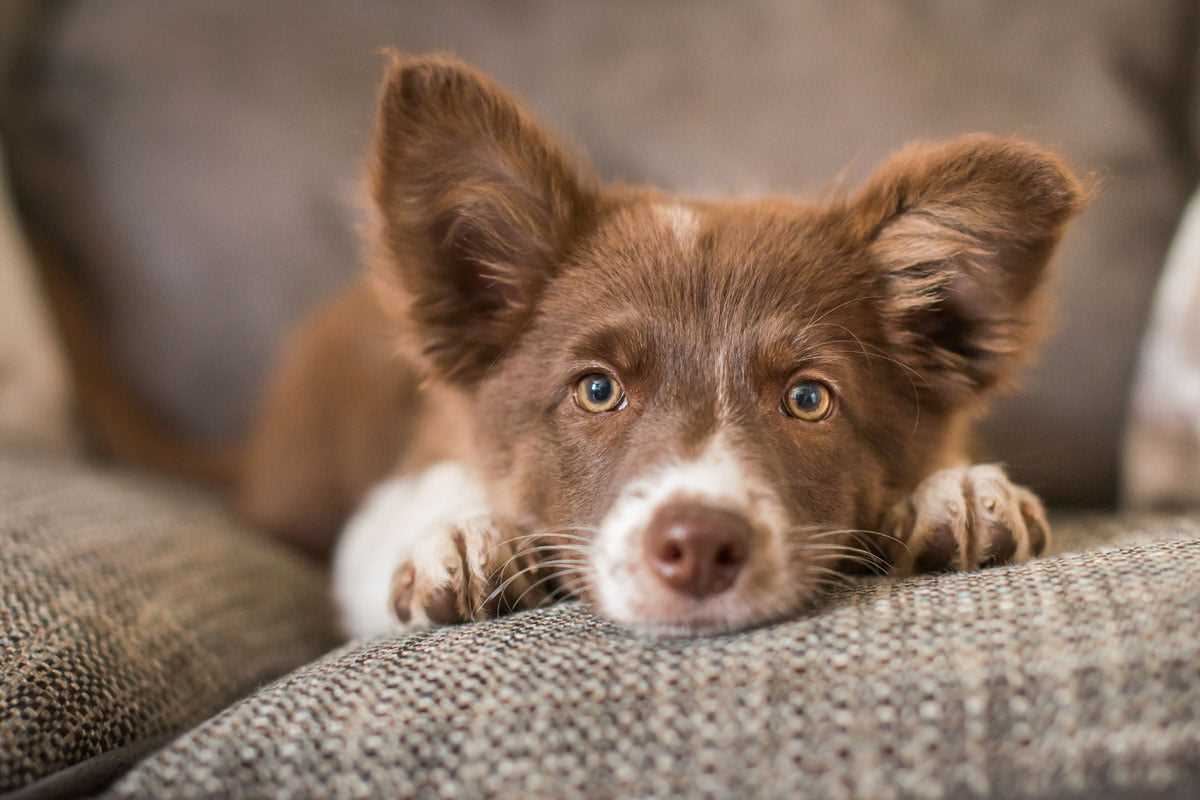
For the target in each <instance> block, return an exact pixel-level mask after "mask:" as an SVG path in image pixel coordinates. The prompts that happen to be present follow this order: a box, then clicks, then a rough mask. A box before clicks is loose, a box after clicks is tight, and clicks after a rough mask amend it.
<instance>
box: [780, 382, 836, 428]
mask: <svg viewBox="0 0 1200 800" xmlns="http://www.w3.org/2000/svg"><path fill="white" fill-rule="evenodd" d="M783 410H784V411H785V412H786V413H787V415H788V416H790V417H795V418H796V419H800V420H804V421H805V422H820V421H821V420H823V419H825V418H826V417H828V416H829V413H830V412H831V411H832V410H833V392H832V391H831V390H830V389H829V387H828V386H826V385H825V384H824V383H822V382H821V381H813V380H803V381H796V382H795V383H793V384H792V385H791V386H789V387H788V390H787V392H786V393H785V394H784V395H783Z"/></svg>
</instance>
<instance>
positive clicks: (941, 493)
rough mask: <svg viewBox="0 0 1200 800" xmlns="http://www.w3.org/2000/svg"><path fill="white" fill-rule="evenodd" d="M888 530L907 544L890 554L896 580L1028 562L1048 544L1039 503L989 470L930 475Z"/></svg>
mask: <svg viewBox="0 0 1200 800" xmlns="http://www.w3.org/2000/svg"><path fill="white" fill-rule="evenodd" d="M887 527H888V529H889V530H890V532H891V533H892V534H893V535H894V536H896V537H897V539H899V540H900V541H902V542H904V545H903V546H901V545H896V547H895V548H894V552H893V553H892V556H893V558H892V562H893V564H894V565H895V566H894V569H893V571H894V573H895V574H898V575H910V574H913V573H918V572H944V571H949V570H968V569H976V568H978V567H990V566H996V565H999V564H1009V563H1014V562H1021V561H1026V560H1028V559H1030V558H1033V557H1034V556H1037V555H1041V553H1042V552H1044V551H1045V549H1046V547H1047V546H1048V544H1049V540H1050V525H1049V523H1048V522H1047V521H1046V512H1045V510H1044V509H1043V507H1042V503H1041V501H1040V500H1038V498H1037V496H1036V495H1034V494H1033V493H1032V492H1030V491H1029V490H1028V489H1026V488H1024V487H1022V486H1017V485H1016V484H1014V483H1012V482H1011V481H1009V479H1008V477H1007V476H1006V475H1005V474H1004V472H1003V470H1001V469H1000V468H999V467H997V466H995V465H991V464H981V465H977V466H973V467H958V468H954V469H945V470H941V471H940V472H935V473H934V474H933V475H930V476H929V477H928V478H926V479H925V480H924V481H922V482H921V484H920V485H919V486H918V487H917V489H916V491H914V492H913V493H912V495H911V496H910V497H908V498H907V499H905V500H903V501H902V502H900V503H898V504H897V505H896V506H895V507H894V508H893V509H892V511H891V513H890V514H889V516H888V521H887Z"/></svg>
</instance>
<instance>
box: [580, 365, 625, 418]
mask: <svg viewBox="0 0 1200 800" xmlns="http://www.w3.org/2000/svg"><path fill="white" fill-rule="evenodd" d="M575 402H576V403H578V404H579V407H580V408H582V409H583V410H584V411H587V412H589V413H591V414H602V413H604V412H605V411H616V410H617V409H619V408H621V406H622V405H623V404H624V402H625V392H624V391H623V390H622V389H621V384H619V383H617V379H616V378H613V377H612V376H610V375H605V374H604V373H603V372H593V373H592V374H590V375H584V376H583V377H582V378H580V379H579V383H577V384H576V385H575Z"/></svg>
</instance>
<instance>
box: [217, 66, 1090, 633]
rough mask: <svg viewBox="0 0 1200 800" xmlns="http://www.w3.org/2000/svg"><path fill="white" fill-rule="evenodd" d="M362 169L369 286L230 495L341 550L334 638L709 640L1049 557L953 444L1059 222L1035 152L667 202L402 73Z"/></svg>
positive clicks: (983, 145) (917, 159)
mask: <svg viewBox="0 0 1200 800" xmlns="http://www.w3.org/2000/svg"><path fill="white" fill-rule="evenodd" d="M369 158H370V170H369V189H370V211H371V216H372V221H371V223H370V225H369V230H368V231H367V236H366V240H367V242H368V246H369V249H370V252H369V259H368V260H369V269H368V270H366V272H365V274H364V276H363V278H362V279H361V280H360V281H358V282H357V283H356V284H355V285H353V286H352V287H351V288H350V289H348V290H347V291H346V292H345V293H344V294H343V295H342V296H341V297H339V298H338V299H336V300H335V301H334V302H333V303H332V305H330V306H329V307H327V308H326V309H324V310H323V311H321V312H319V313H318V314H316V315H315V316H314V317H313V318H312V319H311V320H310V321H308V322H307V323H305V324H304V325H303V326H301V328H300V329H299V330H298V331H297V333H295V334H294V336H293V337H292V339H291V340H290V342H289V344H288V346H287V349H286V351H285V353H284V356H283V359H282V362H281V364H280V366H279V369H278V372H277V374H276V376H275V378H274V379H273V380H272V382H271V386H270V389H269V391H268V392H267V396H266V399H265V402H264V406H263V409H262V412H261V414H260V415H259V422H258V424H257V426H256V429H255V433H254V436H253V439H252V442H251V445H250V448H249V450H250V452H249V456H248V458H247V461H246V470H245V475H244V480H243V484H242V492H241V506H242V508H243V509H244V510H245V512H246V513H247V514H248V515H249V516H250V517H251V518H252V519H253V520H255V521H256V522H258V523H259V524H262V525H265V526H267V527H269V528H272V529H274V530H277V531H281V532H283V533H284V534H285V535H286V536H288V537H290V538H291V539H292V540H293V541H297V542H299V543H301V544H303V545H304V546H306V547H307V548H308V549H309V550H312V551H315V552H328V550H329V548H330V547H331V546H332V545H333V538H332V537H331V536H330V533H331V532H334V531H336V530H337V529H338V528H339V527H344V529H343V530H342V532H341V534H340V537H339V538H338V541H337V545H336V552H335V553H334V566H333V580H334V593H335V595H336V598H337V601H338V603H339V606H340V609H341V613H342V615H343V622H344V625H345V628H346V630H347V632H348V633H349V634H351V635H353V636H367V635H373V634H377V633H381V632H385V631H390V630H396V629H404V628H414V627H420V626H427V625H438V624H447V623H456V622H462V621H467V620H473V619H481V618H486V617H489V616H494V615H497V614H500V613H505V612H507V611H509V610H511V609H516V608H528V607H533V606H537V605H541V604H545V603H549V602H553V601H555V600H558V599H561V598H567V597H572V598H581V599H583V600H585V601H586V602H587V603H589V604H590V605H591V606H592V607H593V608H594V609H595V610H596V611H597V612H598V613H599V614H601V615H603V616H605V617H608V618H609V619H611V620H613V621H615V622H617V623H621V624H624V625H627V626H631V627H633V628H636V629H638V630H642V631H646V632H648V633H650V634H661V635H678V634H708V633H715V632H722V631H731V630H736V629H740V628H745V627H748V626H753V625H758V624H762V623H766V622H770V621H772V620H777V619H779V618H782V617H786V616H788V615H792V614H795V613H797V612H798V611H800V610H802V609H804V608H807V607H809V606H811V605H812V604H813V603H814V602H817V601H818V600H819V599H820V597H822V595H823V594H824V593H825V590H826V589H827V588H828V587H829V586H831V585H834V584H837V583H839V582H840V581H842V580H843V579H844V576H846V575H847V574H851V573H854V572H856V571H861V570H862V569H863V568H867V569H870V570H874V571H886V572H888V573H890V574H894V575H908V574H912V573H914V572H924V571H938V570H969V569H976V568H979V567H985V566H989V565H996V564H1007V563H1013V562H1021V561H1025V560H1027V559H1029V558H1032V557H1034V556H1036V555H1039V554H1040V553H1042V552H1043V550H1044V549H1045V548H1046V547H1047V544H1048V542H1049V539H1050V526H1049V524H1048V523H1047V521H1046V515H1045V512H1044V509H1043V507H1042V504H1041V502H1040V501H1039V499H1038V498H1037V497H1036V496H1035V495H1034V494H1033V493H1032V492H1031V491H1029V490H1028V489H1026V488H1024V487H1021V486H1018V485H1015V484H1014V483H1012V482H1010V481H1009V480H1008V478H1007V477H1006V476H1005V473H1004V472H1003V470H1002V469H1001V468H1000V467H999V466H997V465H994V464H973V463H971V461H970V460H969V458H968V453H969V443H970V433H971V428H972V426H973V425H974V424H975V422H976V421H977V420H978V419H979V417H980V416H981V414H982V413H983V412H984V410H985V408H986V405H987V402H988V399H989V398H990V397H992V396H993V395H994V394H995V392H996V391H997V390H999V389H1002V388H1004V387H1007V386H1010V385H1011V384H1012V382H1013V379H1014V375H1015V374H1016V372H1017V369H1018V368H1019V367H1020V366H1021V365H1022V363H1023V362H1025V361H1026V360H1027V358H1028V356H1029V355H1030V353H1031V351H1032V349H1033V347H1034V345H1035V344H1036V342H1037V340H1038V339H1039V337H1040V335H1041V333H1042V331H1043V329H1044V328H1045V324H1044V323H1045V318H1046V311H1045V308H1044V306H1045V295H1046V294H1047V292H1046V291H1045V285H1046V283H1047V273H1048V262H1049V260H1050V257H1051V255H1052V253H1053V251H1054V249H1055V246H1056V244H1057V243H1058V241H1059V239H1060V237H1061V235H1062V233H1063V230H1064V227H1065V225H1066V223H1067V222H1068V221H1069V220H1070V219H1071V218H1072V217H1073V216H1074V215H1075V214H1076V213H1077V212H1078V211H1079V210H1080V209H1081V207H1082V205H1083V202H1084V194H1085V193H1084V190H1083V188H1082V186H1081V184H1080V182H1079V181H1078V180H1077V178H1076V177H1075V176H1074V175H1073V174H1072V172H1071V171H1070V170H1069V169H1068V167H1067V166H1065V164H1064V163H1063V161H1062V160H1060V159H1059V158H1058V157H1056V156H1055V155H1053V154H1051V153H1049V152H1047V151H1045V150H1043V149H1041V148H1039V147H1038V146H1036V145H1034V144H1031V143H1027V142H1024V141H1020V140H1015V139H1008V138H999V137H994V136H989V135H968V136H964V137H961V138H957V139H953V140H951V141H947V142H944V143H933V144H930V143H918V144H912V145H909V146H908V147H906V148H904V149H902V150H900V151H899V152H898V153H896V154H895V155H893V156H892V157H891V158H890V159H889V160H887V161H886V163H884V164H883V165H882V166H881V167H880V168H879V169H878V170H877V171H876V172H875V173H874V174H873V176H872V177H870V178H869V180H868V181H867V182H866V183H865V184H864V185H863V186H862V187H861V188H860V189H858V190H857V191H856V192H853V193H841V194H836V195H834V196H830V197H825V198H823V199H821V200H819V201H812V202H804V201H801V200H797V199H792V198H786V197H769V198H762V199H752V200H729V201H718V200H698V199H689V198H682V197H675V196H671V195H669V194H666V193H663V192H659V191H656V190H654V189H650V188H641V187H631V186H624V185H604V184H602V183H601V182H600V181H599V180H598V179H597V177H596V176H595V175H594V174H593V173H592V172H591V171H590V170H589V168H588V166H587V165H586V164H585V163H584V162H583V161H582V160H580V159H578V158H576V157H575V156H573V155H571V154H570V153H568V151H567V150H566V149H565V148H564V147H563V146H562V145H560V144H559V143H558V142H556V140H555V139H554V138H553V137H552V136H551V135H550V134H549V133H547V132H546V131H545V130H544V129H543V128H542V127H541V126H540V125H539V124H538V123H537V122H535V121H534V119H533V118H532V117H531V116H530V114H529V113H528V112H527V111H526V110H525V109H524V108H523V107H522V106H521V105H520V104H519V103H518V101H517V100H515V99H514V98H513V97H512V96H510V95H509V94H508V93H507V92H505V91H504V90H503V89H502V88H500V87H499V86H497V85H496V84H495V83H493V82H492V81H491V80H489V79H488V78H487V77H485V76H484V75H482V74H480V73H479V72H477V71H475V70H474V69H473V68H471V67H469V66H467V65H465V64H463V63H461V62H459V61H457V60H455V59H453V58H451V57H446V56H428V57H415V58H410V57H404V56H401V55H398V54H394V53H393V54H391V55H390V56H389V64H388V66H387V69H386V75H385V77H384V79H383V83H382V89H381V92H380V96H379V102H378V109H377V121H376V127H375V131H374V141H373V145H372V150H371V152H370V156H369ZM347 518H348V520H349V521H348V522H347V521H346V520H347Z"/></svg>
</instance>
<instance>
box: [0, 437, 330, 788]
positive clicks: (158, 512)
mask: <svg viewBox="0 0 1200 800" xmlns="http://www.w3.org/2000/svg"><path fill="white" fill-rule="evenodd" d="M325 596H326V593H325V585H324V578H323V576H322V574H321V573H320V571H318V570H317V569H315V568H312V567H309V566H308V565H306V564H304V563H303V562H301V561H299V560H298V559H296V558H295V557H293V556H291V555H290V554H287V553H284V552H283V551H282V550H281V549H280V548H278V547H277V546H276V545H274V544H271V543H267V542H265V541H260V540H258V539H257V538H255V537H254V535H253V534H251V533H249V532H246V531H244V530H242V529H240V528H239V527H238V526H237V525H235V524H234V523H233V522H232V521H231V520H230V519H228V518H227V517H226V516H225V515H224V514H223V513H221V512H220V511H219V510H218V509H217V508H215V507H214V506H213V504H212V503H211V502H208V501H207V500H206V499H205V498H203V497H200V496H196V495H193V494H191V493H188V492H186V491H183V490H180V489H176V488H173V487H169V486H165V485H162V484H159V483H156V482H151V481H148V480H144V479H138V478H132V477H126V476H111V475H103V474H97V473H93V472H89V471H87V470H86V469H85V468H83V467H80V466H72V465H69V464H66V463H52V462H48V461H44V460H31V458H30V457H19V456H16V455H14V454H12V453H7V454H6V453H4V452H0V793H3V792H4V791H6V790H10V789H15V788H17V787H21V786H24V785H26V784H29V783H30V782H32V781H34V780H36V779H38V778H41V777H43V776H46V775H49V774H50V773H53V772H56V771H57V770H60V769H62V768H64V767H67V766H69V765H72V764H77V763H79V762H82V761H84V760H85V759H89V758H91V757H93V756H99V755H100V754H103V753H109V752H111V751H115V750H117V749H119V748H128V747H130V746H134V745H137V744H138V743H142V742H146V743H148V742H150V741H152V740H154V739H155V738H158V737H161V736H163V735H164V734H168V733H175V732H178V731H180V730H181V729H183V728H184V727H186V726H187V725H189V724H192V723H195V722H198V721H199V720H201V719H203V718H205V717H207V716H209V715H211V714H213V713H215V712H216V711H218V710H220V709H221V708H223V707H224V706H225V705H227V704H228V703H230V702H231V701H232V700H234V699H235V698H236V697H238V696H239V695H242V694H244V693H246V692H247V691H249V690H250V689H252V688H254V687H255V686H257V685H260V684H261V683H263V682H264V681H266V680H269V679H271V678H274V677H276V676H278V675H280V674H282V673H283V672H285V671H287V670H289V669H292V668H294V667H296V666H298V665H300V664H303V663H305V662H307V661H310V660H311V659H313V658H315V657H316V656H318V655H320V654H321V653H324V652H327V651H328V649H329V648H330V646H331V645H332V643H333V636H332V628H331V622H330V619H331V615H330V613H329V610H328V608H327V602H326V600H325Z"/></svg>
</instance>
